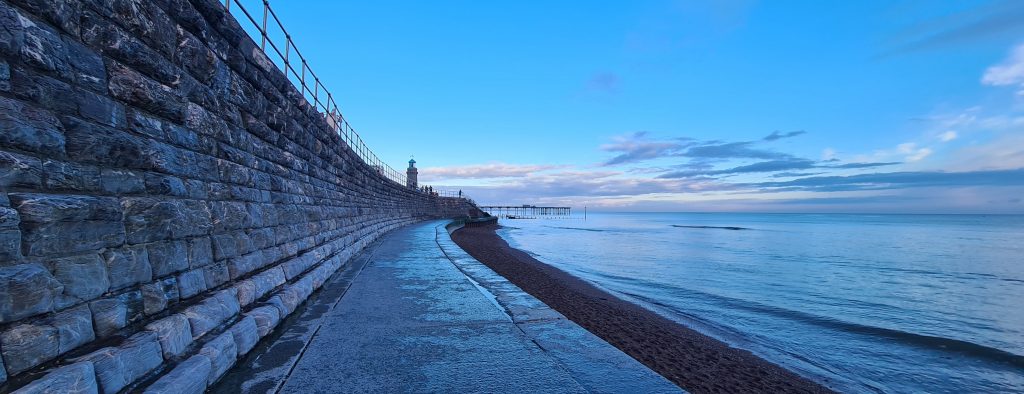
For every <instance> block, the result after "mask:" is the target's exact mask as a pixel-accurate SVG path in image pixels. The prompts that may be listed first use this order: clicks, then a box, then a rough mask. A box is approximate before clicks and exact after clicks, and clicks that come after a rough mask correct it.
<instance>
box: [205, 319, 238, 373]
mask: <svg viewBox="0 0 1024 394" xmlns="http://www.w3.org/2000/svg"><path fill="white" fill-rule="evenodd" d="M199 354H201V355H204V356H206V357H209V358H210V363H211V365H212V367H213V368H212V369H211V370H210V376H209V378H208V379H209V380H208V381H207V385H213V383H214V382H216V381H217V379H220V377H221V376H222V375H224V373H225V372H227V371H228V369H229V368H231V366H232V365H235V359H236V358H237V357H238V349H237V348H236V347H235V338H234V337H233V336H232V334H231V333H230V332H225V333H223V334H221V335H219V336H218V337H217V338H214V339H213V340H211V341H209V342H207V343H206V345H204V346H203V348H202V349H199Z"/></svg>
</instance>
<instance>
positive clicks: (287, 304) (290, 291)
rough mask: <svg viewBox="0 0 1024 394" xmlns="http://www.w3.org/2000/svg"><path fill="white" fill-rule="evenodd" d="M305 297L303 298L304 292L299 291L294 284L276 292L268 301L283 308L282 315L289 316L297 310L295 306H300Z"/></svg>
mask: <svg viewBox="0 0 1024 394" xmlns="http://www.w3.org/2000/svg"><path fill="white" fill-rule="evenodd" d="M304 300H305V299H304V298H302V294H301V293H300V292H299V291H297V289H296V288H295V287H294V286H285V287H284V288H283V289H281V290H280V291H278V292H277V293H275V294H274V296H273V297H270V299H269V300H267V302H268V303H271V304H273V305H274V306H276V307H277V308H278V309H280V310H281V317H282V318H283V317H285V316H288V315H290V314H292V312H295V308H297V307H298V306H299V304H301V303H302V301H304Z"/></svg>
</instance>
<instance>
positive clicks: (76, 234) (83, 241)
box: [22, 220, 124, 256]
mask: <svg viewBox="0 0 1024 394" xmlns="http://www.w3.org/2000/svg"><path fill="white" fill-rule="evenodd" d="M123 244H124V226H122V225H121V223H120V222H107V221H96V220H90V221H81V222H50V223H32V222H26V223H25V224H24V225H23V226H22V250H23V252H24V254H25V256H55V255H66V254H68V253H79V252H90V251H95V250H97V249H102V248H109V247H116V246H120V245H123Z"/></svg>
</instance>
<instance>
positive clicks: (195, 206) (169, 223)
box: [121, 198, 213, 244]
mask: <svg viewBox="0 0 1024 394" xmlns="http://www.w3.org/2000/svg"><path fill="white" fill-rule="evenodd" d="M121 205H122V206H123V208H124V218H125V223H124V225H125V229H126V231H127V234H128V242H129V243H133V244H135V243H145V242H153V241H162V240H167V239H178V238H186V237H192V236H201V235H206V234H207V233H209V231H210V228H211V227H212V226H213V225H212V224H211V221H210V211H209V210H208V209H207V207H206V203H204V202H203V201H198V200H180V199H156V198H125V199H123V200H122V201H121Z"/></svg>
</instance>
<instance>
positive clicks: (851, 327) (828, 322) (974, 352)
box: [624, 278, 1024, 368]
mask: <svg viewBox="0 0 1024 394" xmlns="http://www.w3.org/2000/svg"><path fill="white" fill-rule="evenodd" d="M624 279H625V278H624ZM648 285H654V286H653V287H663V288H665V289H666V290H670V291H678V292H684V293H691V294H693V295H697V296H703V297H707V298H710V299H713V300H714V301H716V302H718V303H721V304H725V305H726V306H727V307H730V308H737V309H745V310H748V311H752V312H755V313H762V314H770V315H774V316H778V317H781V318H785V319H789V320H795V321H799V322H803V323H807V324H812V325H816V326H819V327H824V328H829V329H833V330H836V331H841V332H847V333H853V334H860V335H866V336H872V337H878V338H888V339H893V340H896V341H898V342H900V343H902V344H905V345H908V346H916V347H918V348H924V349H928V350H933V351H938V352H947V353H957V354H961V355H966V356H970V357H974V358H979V359H984V360H987V361H993V362H998V363H1003V364H1008V365H1012V366H1014V367H1016V368H1024V355H1019V354H1016V353H1013V352H1009V351H1006V350H1002V349H998V348H994V347H990V346H985V345H982V344H978V343H974V342H970V341H966V340H961V339H955V338H948V337H941V336H934V335H927V334H918V333H913V332H908V331H903V330H899V329H894V328H886V327H879V326H873V325H867V324H861V323H854V322H850V321H846V320H841V319H837V318H834V317H828V316H819V315H815V314H813V313H808V312H803V311H798V310H793V309H788V308H782V307H777V306H772V305H766V304H762V303H759V302H755V301H748V300H743V299H737V298H732V297H727V296H722V295H717V294H712V293H707V292H703V291H699V290H692V289H683V288H678V287H669V286H664V285H658V284H655V283H648ZM626 294H628V295H630V296H634V297H638V298H641V299H645V301H648V302H652V303H655V304H658V305H660V306H663V307H666V308H669V309H672V310H673V311H674V312H677V313H682V314H684V315H685V314H686V313H685V312H683V311H681V310H680V309H679V308H678V307H676V306H671V305H666V304H664V303H659V302H653V300H650V299H648V298H647V297H643V296H639V295H636V294H631V293H626Z"/></svg>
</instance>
